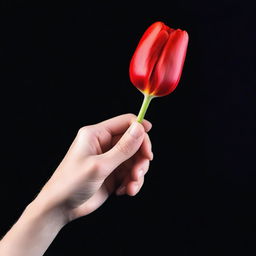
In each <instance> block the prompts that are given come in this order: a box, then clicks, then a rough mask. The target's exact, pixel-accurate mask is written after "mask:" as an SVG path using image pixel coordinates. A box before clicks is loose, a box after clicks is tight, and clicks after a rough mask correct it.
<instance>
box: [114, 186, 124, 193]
mask: <svg viewBox="0 0 256 256" xmlns="http://www.w3.org/2000/svg"><path fill="white" fill-rule="evenodd" d="M124 191H125V186H122V187H120V188H119V189H118V190H117V191H116V194H117V195H122V194H124Z"/></svg>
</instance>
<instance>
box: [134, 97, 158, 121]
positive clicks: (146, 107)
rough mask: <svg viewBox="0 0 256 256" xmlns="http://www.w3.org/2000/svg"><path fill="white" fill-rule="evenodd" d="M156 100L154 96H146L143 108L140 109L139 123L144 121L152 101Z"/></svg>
mask: <svg viewBox="0 0 256 256" xmlns="http://www.w3.org/2000/svg"><path fill="white" fill-rule="evenodd" d="M153 98H154V96H153V95H148V94H144V100H143V103H142V106H141V108H140V112H139V114H138V117H137V121H138V122H139V123H141V122H142V121H143V119H144V116H145V114H146V111H147V109H148V106H149V103H150V101H151V100H152V99H153Z"/></svg>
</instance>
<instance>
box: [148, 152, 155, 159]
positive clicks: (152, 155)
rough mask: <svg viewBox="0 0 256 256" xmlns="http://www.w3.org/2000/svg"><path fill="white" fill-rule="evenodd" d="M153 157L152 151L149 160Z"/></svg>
mask: <svg viewBox="0 0 256 256" xmlns="http://www.w3.org/2000/svg"><path fill="white" fill-rule="evenodd" d="M153 158H154V154H153V152H151V155H150V158H149V160H150V161H152V160H153Z"/></svg>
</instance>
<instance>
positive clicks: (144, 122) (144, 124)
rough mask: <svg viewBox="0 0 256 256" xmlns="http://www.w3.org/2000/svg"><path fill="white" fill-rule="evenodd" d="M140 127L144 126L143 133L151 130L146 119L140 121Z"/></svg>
mask: <svg viewBox="0 0 256 256" xmlns="http://www.w3.org/2000/svg"><path fill="white" fill-rule="evenodd" d="M142 125H143V126H144V129H145V132H149V131H150V130H151V128H152V123H151V122H150V121H148V120H146V119H144V120H143V121H142Z"/></svg>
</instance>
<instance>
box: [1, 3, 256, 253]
mask: <svg viewBox="0 0 256 256" xmlns="http://www.w3.org/2000/svg"><path fill="white" fill-rule="evenodd" d="M83 2H84V3H83ZM85 2H86V1H81V2H72V3H69V4H64V3H61V5H59V6H56V7H53V6H52V7H46V6H40V7H38V6H34V4H29V5H28V4H25V3H24V2H23V1H16V2H15V1H14V2H11V1H2V3H1V5H2V6H1V8H0V44H1V45H0V65H1V68H0V85H1V93H0V95H1V106H0V107H1V108H0V109H1V110H0V111H1V134H0V136H1V140H0V141H1V170H0V171H1V175H0V194H1V212H0V216H1V223H0V232H1V234H0V235H4V233H5V232H6V231H7V230H8V229H9V228H10V227H11V225H12V224H13V223H14V222H15V221H16V220H17V218H18V217H19V216H20V214H21V213H22V211H23V210H24V208H25V206H26V205H27V204H28V203H29V202H30V201H31V200H33V198H34V197H35V195H36V194H37V193H38V191H39V190H40V188H41V187H42V186H43V184H44V183H45V182H46V181H47V179H48V178H49V177H50V176H51V174H52V173H53V171H54V170H55V168H56V167H57V165H58V163H59V162H60V160H61V159H62V158H63V156H64V154H65V152H66V151H67V149H68V147H69V145H70V144H71V142H72V140H73V139H74V137H75V135H76V132H77V130H78V129H79V128H80V127H81V126H84V125H88V124H93V123H97V122H99V121H102V120H105V119H107V118H110V117H113V116H116V115H119V114H123V113H129V112H131V113H135V114H137V113H138V111H139V108H140V105H141V103H142V99H143V97H142V95H141V94H140V93H139V91H138V90H137V89H136V88H135V87H134V86H133V85H132V84H131V82H130V81H129V75H128V67H129V61H130V59H131V56H132V54H133V52H134V50H135V47H136V45H137V43H138V41H139V39H140V37H141V35H142V33H143V32H144V31H145V29H146V28H147V27H148V26H149V25H151V24H152V23H153V22H155V21H158V20H161V21H163V22H165V23H166V24H167V25H169V26H171V27H174V28H181V29H185V30H187V31H188V33H189V35H190V41H189V48H188V53H187V59H186V61H185V66H184V71H183V75H182V78H181V81H180V83H179V86H178V87H177V89H176V90H175V91H174V92H173V93H172V94H171V95H169V96H166V97H163V98H158V99H155V100H153V101H152V104H151V106H150V108H149V111H148V113H147V118H148V119H149V120H150V121H151V122H152V123H153V129H152V131H150V137H151V140H152V143H153V152H154V156H155V158H154V161H153V162H152V164H151V167H150V171H149V173H148V174H147V176H146V180H145V185H144V187H143V189H142V191H141V192H140V193H139V194H138V196H136V197H134V198H130V197H128V196H124V197H121V198H117V197H115V196H113V197H111V198H110V199H109V200H108V202H107V203H105V204H104V205H103V206H102V207H101V208H100V209H98V210H97V211H96V212H94V213H93V214H91V215H89V216H87V217H84V218H81V219H78V220H76V221H74V222H72V223H70V224H69V225H67V226H66V227H65V228H64V229H63V230H62V231H61V232H60V234H59V235H58V237H57V238H56V240H55V241H54V242H53V244H52V245H51V246H50V248H49V250H48V251H47V253H46V255H47V256H50V255H102V254H103V253H105V255H112V256H113V255H147V254H149V253H152V255H199V254H202V255H221V254H224V255H231V253H233V252H238V253H239V254H240V255H254V254H255V252H256V250H255V248H254V245H255V238H256V237H255V228H256V226H255V222H254V219H255V217H256V211H255V209H254V205H255V201H256V174H255V164H254V161H255V160H254V156H255V147H254V146H255V85H256V84H255V57H256V54H255V43H256V33H255V20H254V15H255V8H254V6H253V5H252V2H253V1H252V2H246V1H241V2H235V1H227V0H226V1H219V2H216V1H201V2H197V1H185V0H183V1H166V2H161V1H156V2H152V3H149V2H147V3H146V2H145V3H144V5H143V4H142V2H139V1H137V3H132V2H122V1H120V2H116V3H113V2H109V1H102V2H101V3H100V2H99V1H98V2H97V1H96V2H92V3H85Z"/></svg>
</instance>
